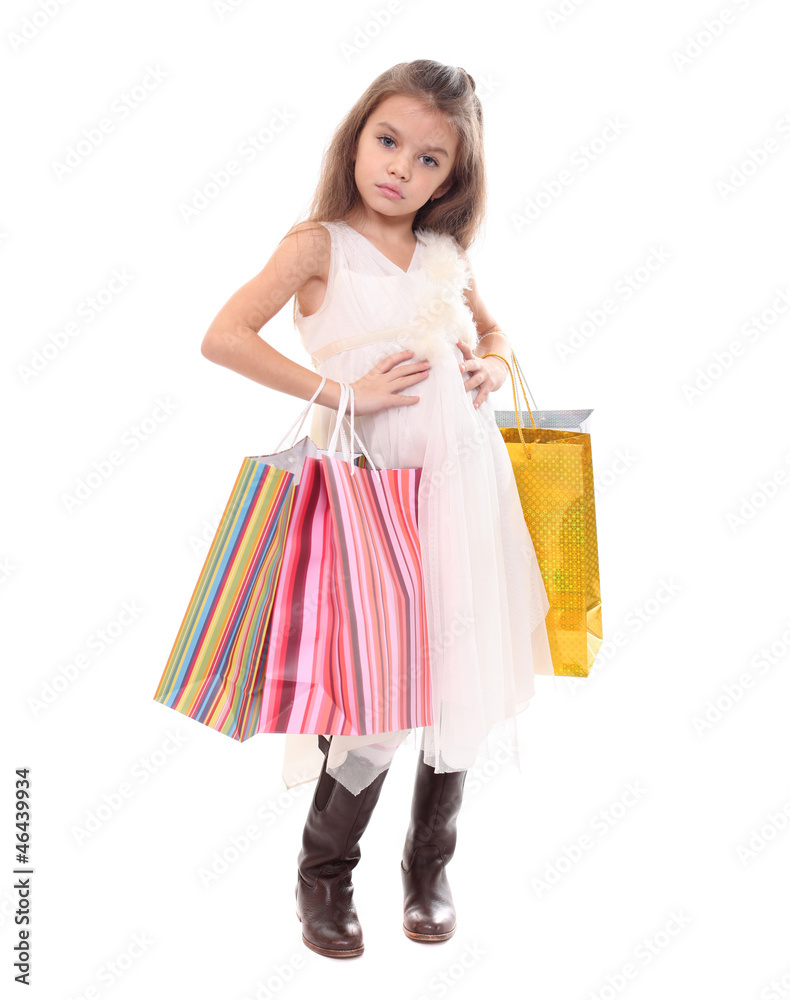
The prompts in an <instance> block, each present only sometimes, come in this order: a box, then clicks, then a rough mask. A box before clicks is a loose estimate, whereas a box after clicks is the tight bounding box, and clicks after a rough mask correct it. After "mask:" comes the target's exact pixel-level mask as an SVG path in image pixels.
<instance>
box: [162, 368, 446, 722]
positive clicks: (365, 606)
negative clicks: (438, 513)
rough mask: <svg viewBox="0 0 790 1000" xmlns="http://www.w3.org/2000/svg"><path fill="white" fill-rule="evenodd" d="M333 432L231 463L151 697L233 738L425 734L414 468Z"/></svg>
mask: <svg viewBox="0 0 790 1000" xmlns="http://www.w3.org/2000/svg"><path fill="white" fill-rule="evenodd" d="M341 385H342V383H341ZM322 386H323V382H322V383H321V386H319V389H318V390H317V391H316V395H317V394H318V392H320V390H321V387H322ZM347 389H349V390H350V387H346V386H345V385H344V395H346V390H347ZM314 398H315V396H314V397H313V399H314ZM312 402H313V400H311V401H310V402H309V403H308V405H307V408H306V410H305V411H304V413H303V414H302V418H301V422H303V421H304V418H305V416H306V415H307V411H308V410H309V408H310V406H311V405H312ZM345 408H346V401H345V399H344V398H342V397H341V406H340V407H339V409H338V413H339V414H341V413H345ZM340 423H341V421H340V420H338V422H337V424H336V427H335V433H334V434H333V436H332V441H331V442H330V445H329V448H328V450H326V451H321V450H319V449H318V448H317V447H316V445H315V444H314V442H313V441H311V440H310V438H309V437H305V438H302V440H301V441H300V442H299V443H298V444H296V445H295V446H293V447H291V448H289V449H287V450H286V451H275V452H274V453H273V454H271V455H266V456H257V457H248V458H245V459H244V460H243V461H242V464H241V469H240V470H239V474H238V476H237V478H236V482H235V484H234V487H233V491H232V493H231V495H230V498H229V499H228V502H227V504H226V506H225V510H224V512H223V515H222V518H221V520H220V523H219V526H218V528H217V532H216V534H215V536H214V539H213V540H212V543H211V546H210V548H209V552H208V554H207V556H206V560H205V563H204V565H203V568H202V570H201V573H200V576H199V578H198V581H197V584H196V586H195V589H194V591H193V594H192V598H191V600H190V602H189V605H188V607H187V610H186V613H185V615H184V618H183V620H182V623H181V627H180V629H179V631H178V634H177V636H176V640H175V642H174V644H173V647H172V650H171V652H170V656H169V658H168V661H167V664H166V666H165V669H164V672H163V674H162V677H161V679H160V681H159V685H158V687H157V690H156V693H155V695H154V700H155V701H158V702H161V703H162V704H164V705H167V706H168V707H169V708H172V709H175V710H176V711H178V712H181V713H183V714H184V715H187V716H189V717H190V718H192V719H195V720H196V721H198V722H202V723H204V724H205V725H207V726H210V727H211V728H213V729H216V730H218V731H219V732H222V733H224V734H225V735H227V736H231V737H232V738H234V739H237V740H246V739H248V738H249V737H251V736H254V735H255V734H256V733H261V732H276V733H315V734H322V735H357V734H368V733H379V732H393V731H396V730H400V729H409V728H414V727H418V726H424V725H429V724H430V723H431V721H432V717H431V699H430V662H429V655H428V638H427V621H426V613H425V595H424V588H423V577H422V562H421V557H420V546H419V533H418V524H417V506H418V504H417V501H418V489H419V482H420V475H421V472H422V470H421V469H376V468H375V466H373V463H372V462H371V461H370V457H369V456H368V455H367V453H366V452H365V450H364V446H362V443H361V442H360V445H361V446H362V450H363V455H358V456H353V455H352V454H351V451H350V446H349V447H346V444H345V440H344V437H343V435H342V429H341V427H340ZM300 426H301V423H300ZM338 432H340V433H341V441H343V445H344V448H343V451H344V454H343V456H342V457H338V455H337V454H336V453H335V451H334V443H335V440H336V437H337V434H338ZM288 433H290V432H288ZM297 433H298V431H297ZM354 436H355V435H354V431H353V411H352V430H351V441H353V439H354ZM286 437H287V434H286ZM357 440H359V439H358V438H357ZM281 443H282V442H281ZM366 459H367V462H366ZM368 466H370V467H368Z"/></svg>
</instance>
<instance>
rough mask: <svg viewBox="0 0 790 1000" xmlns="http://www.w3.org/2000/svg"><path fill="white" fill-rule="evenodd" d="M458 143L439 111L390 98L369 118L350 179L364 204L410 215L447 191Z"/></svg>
mask: <svg viewBox="0 0 790 1000" xmlns="http://www.w3.org/2000/svg"><path fill="white" fill-rule="evenodd" d="M457 148H458V140H457V137H456V135H455V133H454V132H453V130H452V129H451V128H450V126H449V125H448V123H447V121H446V120H445V118H444V116H443V115H442V114H441V112H439V111H431V110H429V109H427V108H426V106H425V105H424V104H422V103H421V102H420V101H417V100H415V99H414V98H412V97H405V96H393V97H388V98H386V99H385V100H384V101H382V102H381V104H379V106H378V107H377V108H376V109H375V110H374V111H372V112H371V113H370V115H369V116H368V120H367V121H366V122H365V125H364V126H363V128H362V131H361V132H360V135H359V141H358V143H357V155H356V160H355V164H354V179H355V181H356V184H357V189H358V191H359V193H360V195H361V197H362V200H363V201H364V203H365V205H366V206H367V207H368V208H369V209H371V210H372V211H373V212H378V213H380V214H382V215H386V216H390V217H399V216H404V215H410V216H412V218H413V217H414V216H415V215H416V214H417V211H418V210H419V209H420V208H421V207H422V206H423V205H424V204H425V203H426V201H428V199H429V198H430V197H431V196H432V195H433V196H434V197H436V198H439V197H441V196H442V195H443V194H445V192H446V191H448V190H449V188H450V186H451V184H452V182H451V180H450V172H451V171H452V168H453V163H454V160H455V154H456V151H457Z"/></svg>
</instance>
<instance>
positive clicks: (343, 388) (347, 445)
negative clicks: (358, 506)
mask: <svg viewBox="0 0 790 1000" xmlns="http://www.w3.org/2000/svg"><path fill="white" fill-rule="evenodd" d="M349 398H350V400H351V434H350V437H349V439H348V441H347V440H346V437H345V434H344V433H343V420H344V418H345V413H346V405H347V403H348V400H349ZM338 436H339V437H340V441H341V448H342V449H343V459H344V460H345V461H346V462H348V463H349V464H350V465H351V475H352V476H353V475H354V474H355V472H356V468H357V466H356V463H355V462H354V457H353V454H352V450H351V449H352V447H353V444H354V439H355V438H356V440H357V442H358V444H359V447H360V450H361V452H362V454H363V455H364V456H365V458H366V460H367V462H368V464H369V466H370V470H371V472H375V473H376V479H377V480H378V482H379V484H380V483H381V475H380V474H379V471H378V469H377V468H376V465H375V463H374V461H373V459H372V458H371V457H370V455H369V454H368V453H367V449H366V448H365V445H364V444H363V443H362V439H361V438H360V436H359V435H358V434H357V432H356V431H355V430H354V387H353V386H352V385H351V384H350V383H349V382H340V404H339V405H338V408H337V420H336V421H335V427H334V430H333V432H332V438H331V440H330V442H329V447H328V448H327V451H329V452H334V451H335V444H336V442H337V438H338Z"/></svg>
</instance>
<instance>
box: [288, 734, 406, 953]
mask: <svg viewBox="0 0 790 1000" xmlns="http://www.w3.org/2000/svg"><path fill="white" fill-rule="evenodd" d="M324 743H326V741H324ZM322 749H324V747H323V746H322ZM327 759H328V758H327V756H326V750H324V763H323V766H322V768H321V773H320V775H319V777H318V783H317V784H316V789H315V795H314V796H313V801H312V803H311V804H310V810H309V812H308V814H307V821H306V823H305V828H304V834H303V836H302V849H301V851H300V852H299V874H298V879H297V883H296V915H297V916H298V917H299V919H300V920H301V922H302V941H304V943H305V944H306V945H307V947H308V948H310V949H311V950H312V951H315V952H317V953H318V954H319V955H326V956H327V957H329V958H354V957H356V956H357V955H361V954H362V952H363V951H364V950H365V945H364V943H363V941H362V928H361V927H360V924H359V918H358V917H357V911H356V908H355V906H354V887H353V885H352V883H351V870H352V869H353V868H355V867H356V865H357V863H358V862H359V859H360V857H361V850H360V847H359V840H360V838H361V837H362V834H363V833H364V832H365V829H366V827H367V825H368V822H369V820H370V817H371V815H372V813H373V809H374V807H375V805H376V802H377V801H378V798H379V793H380V792H381V786H382V784H383V783H384V779H385V778H386V777H387V774H388V773H389V769H387V770H385V771H382V772H381V774H380V775H379V776H378V777H377V778H375V779H374V780H373V781H372V782H371V783H370V784H369V785H368V786H367V788H363V789H362V791H361V792H360V793H359V795H352V794H351V792H349V790H348V789H347V788H345V787H344V786H343V785H342V784H341V783H340V782H339V781H336V780H335V779H334V778H333V777H332V775H331V774H327V770H326V764H327Z"/></svg>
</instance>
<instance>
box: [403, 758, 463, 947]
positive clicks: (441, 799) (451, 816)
mask: <svg viewBox="0 0 790 1000" xmlns="http://www.w3.org/2000/svg"><path fill="white" fill-rule="evenodd" d="M466 775H467V772H466V771H449V772H446V773H444V774H437V773H436V772H435V771H434V769H433V768H432V767H430V765H428V764H426V763H425V757H424V755H423V753H422V752H420V755H419V760H418V763H417V774H416V776H415V780H414V796H413V799H412V807H411V822H410V824H409V829H408V832H407V834H406V844H405V846H404V849H403V860H402V861H401V876H402V878H403V930H404V932H405V933H406V936H407V937H410V938H411V939H412V940H413V941H446V940H447V939H448V938H450V937H452V936H453V934H454V933H455V926H456V914H455V906H454V904H453V894H452V892H451V891H450V883H449V882H448V881H447V872H446V871H445V865H446V864H447V863H448V862H449V861H450V859H451V858H452V856H453V853H454V851H455V842H456V819H457V816H458V812H459V810H460V808H461V799H462V795H463V787H464V782H465V781H466Z"/></svg>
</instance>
